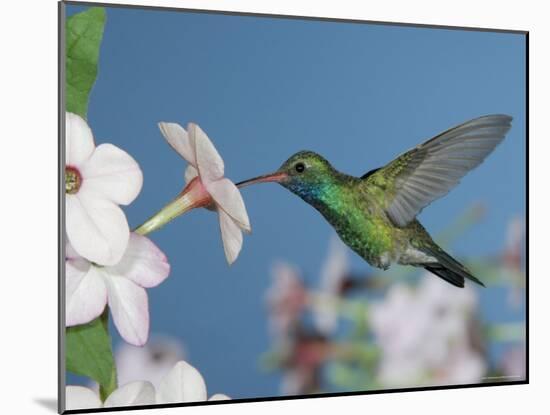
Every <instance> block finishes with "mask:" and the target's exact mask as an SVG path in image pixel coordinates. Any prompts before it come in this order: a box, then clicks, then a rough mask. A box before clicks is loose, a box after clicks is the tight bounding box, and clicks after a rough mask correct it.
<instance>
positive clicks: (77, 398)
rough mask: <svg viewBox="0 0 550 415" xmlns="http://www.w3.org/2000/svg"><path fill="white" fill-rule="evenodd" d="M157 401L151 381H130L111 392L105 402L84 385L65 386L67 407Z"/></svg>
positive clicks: (82, 407)
mask: <svg viewBox="0 0 550 415" xmlns="http://www.w3.org/2000/svg"><path fill="white" fill-rule="evenodd" d="M153 403H155V388H154V387H153V385H151V384H150V383H149V382H141V381H139V382H132V383H128V384H126V385H124V386H122V387H120V388H118V389H116V390H115V391H114V392H113V393H111V394H110V395H109V396H108V397H107V399H105V402H101V400H100V399H99V396H97V394H96V393H95V392H94V391H93V390H91V389H89V388H85V387H83V386H72V385H69V386H66V387H65V409H67V410H71V409H94V408H115V407H119V406H135V405H151V404H153Z"/></svg>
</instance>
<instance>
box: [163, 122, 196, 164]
mask: <svg viewBox="0 0 550 415" xmlns="http://www.w3.org/2000/svg"><path fill="white" fill-rule="evenodd" d="M159 128H160V132H161V133H162V135H163V136H164V138H165V139H166V141H168V144H170V146H172V148H173V149H174V150H176V151H177V152H178V153H179V155H180V156H182V157H183V158H184V159H185V160H187V162H188V163H189V164H191V165H193V166H196V165H197V162H196V159H195V149H194V148H193V146H192V145H191V142H190V140H189V135H188V134H187V131H185V129H184V128H183V127H182V126H181V125H179V124H176V123H172V122H159Z"/></svg>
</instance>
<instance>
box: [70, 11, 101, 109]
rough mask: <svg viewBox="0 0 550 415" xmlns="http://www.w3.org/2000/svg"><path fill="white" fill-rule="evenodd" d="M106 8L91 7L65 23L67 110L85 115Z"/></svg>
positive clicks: (93, 78) (95, 71)
mask: <svg viewBox="0 0 550 415" xmlns="http://www.w3.org/2000/svg"><path fill="white" fill-rule="evenodd" d="M104 26H105V9H103V8H100V7H92V8H90V9H88V10H86V11H84V12H82V13H78V14H75V15H73V16H71V17H69V18H68V19H67V22H66V54H67V55H66V57H67V61H66V67H65V69H66V72H65V80H66V97H65V99H66V109H67V111H69V112H73V113H75V114H78V115H80V116H81V117H83V118H86V114H87V112H88V99H89V96H90V91H91V90H92V87H93V85H94V82H95V79H96V77H97V62H98V59H99V47H100V45H101V39H102V37H103V28H104Z"/></svg>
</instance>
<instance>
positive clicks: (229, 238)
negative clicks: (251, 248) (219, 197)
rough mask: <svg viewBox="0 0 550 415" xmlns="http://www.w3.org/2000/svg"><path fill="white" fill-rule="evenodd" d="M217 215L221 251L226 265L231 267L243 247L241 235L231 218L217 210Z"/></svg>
mask: <svg viewBox="0 0 550 415" xmlns="http://www.w3.org/2000/svg"><path fill="white" fill-rule="evenodd" d="M218 213H219V217H220V230H221V233H222V242H223V250H224V252H225V258H226V259H227V263H228V264H229V265H231V264H232V263H233V262H235V260H236V259H237V257H238V256H239V252H241V248H242V246H243V234H242V232H241V229H240V228H239V226H238V225H237V224H236V223H235V221H233V219H232V218H231V216H229V215H228V214H227V213H225V212H224V211H223V210H221V209H219V211H218Z"/></svg>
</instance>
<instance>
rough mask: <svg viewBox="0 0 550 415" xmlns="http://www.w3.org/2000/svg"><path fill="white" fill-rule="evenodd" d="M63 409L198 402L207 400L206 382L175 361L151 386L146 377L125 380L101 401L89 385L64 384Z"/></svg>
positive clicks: (221, 397)
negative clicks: (65, 385) (160, 379)
mask: <svg viewBox="0 0 550 415" xmlns="http://www.w3.org/2000/svg"><path fill="white" fill-rule="evenodd" d="M65 391H66V392H65V396H66V401H65V407H66V409H89V408H102V407H103V408H109V407H120V406H133V405H151V404H165V403H185V402H200V401H206V400H207V393H206V384H205V382H204V379H203V377H202V375H201V374H200V372H199V371H198V370H197V369H195V368H194V367H193V366H191V365H190V364H189V363H187V362H185V361H183V360H182V361H179V362H177V363H176V364H175V365H174V367H173V368H172V369H171V370H170V372H168V374H167V375H166V376H165V377H164V379H163V380H162V381H161V383H160V385H159V387H158V388H157V389H156V390H155V387H154V386H153V385H152V384H151V383H150V382H147V381H136V382H131V383H128V384H126V385H124V386H121V387H120V388H118V389H116V390H115V391H114V392H113V393H111V395H109V396H108V397H107V399H106V400H105V402H104V403H102V402H101V400H100V399H99V397H98V396H97V394H96V393H95V392H94V391H92V390H91V389H88V388H84V387H81V386H67V387H66V389H65ZM228 399H230V398H229V397H228V396H227V395H223V394H219V393H218V394H215V395H212V396H211V397H210V399H209V400H210V401H220V400H228Z"/></svg>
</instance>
